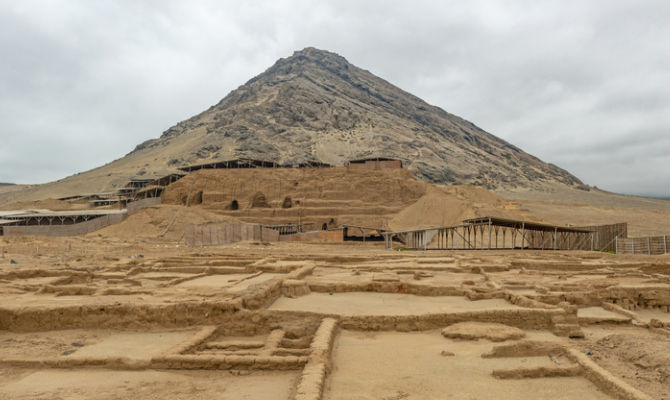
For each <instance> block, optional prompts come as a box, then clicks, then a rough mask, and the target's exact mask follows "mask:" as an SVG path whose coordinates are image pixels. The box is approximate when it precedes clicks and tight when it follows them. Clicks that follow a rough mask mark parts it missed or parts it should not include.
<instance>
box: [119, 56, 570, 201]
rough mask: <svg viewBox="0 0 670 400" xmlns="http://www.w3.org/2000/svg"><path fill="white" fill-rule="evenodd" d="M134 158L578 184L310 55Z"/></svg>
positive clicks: (381, 83) (462, 180)
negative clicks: (379, 167) (398, 167)
mask: <svg viewBox="0 0 670 400" xmlns="http://www.w3.org/2000/svg"><path fill="white" fill-rule="evenodd" d="M129 156H131V157H133V158H138V159H139V158H142V159H147V160H154V159H156V161H154V162H148V164H149V167H150V168H155V167H161V168H164V167H178V166H183V165H188V164H193V163H201V162H209V161H215V160H226V159H235V158H252V159H259V160H268V161H277V162H280V163H286V164H292V163H301V162H305V161H321V162H326V163H330V164H333V165H343V164H344V163H345V162H346V161H347V160H351V159H359V158H367V157H390V158H399V159H402V160H403V161H404V164H405V165H406V166H407V167H408V169H409V170H410V171H411V172H413V173H414V174H415V175H416V176H418V177H420V178H424V179H426V180H428V181H431V182H436V183H445V184H453V183H459V184H475V185H482V186H486V187H488V188H501V187H518V186H520V187H529V186H532V185H533V184H538V183H543V182H560V183H564V184H567V185H580V184H581V182H580V181H579V179H577V178H576V177H574V176H573V175H571V174H569V173H568V172H566V171H565V170H563V169H561V168H558V167H556V166H554V165H552V164H547V163H544V162H542V161H541V160H539V159H537V158H535V157H533V156H531V155H529V154H527V153H525V152H523V151H522V150H521V149H519V148H518V147H516V146H514V145H512V144H510V143H507V142H505V141H504V140H501V139H499V138H497V137H495V136H493V135H491V134H489V133H487V132H485V131H483V130H482V129H480V128H478V127H477V126H475V125H474V124H472V123H471V122H468V121H466V120H464V119H462V118H459V117H457V116H455V115H452V114H449V113H447V112H446V111H444V110H442V109H440V108H438V107H435V106H431V105H430V104H428V103H426V102H424V101H423V100H421V99H419V98H417V97H416V96H413V95H411V94H409V93H407V92H405V91H403V90H401V89H399V88H397V87H395V86H393V85H392V84H390V83H389V82H387V81H385V80H383V79H381V78H379V77H377V76H375V75H373V74H372V73H370V72H368V71H366V70H363V69H360V68H358V67H356V66H354V65H352V64H350V63H349V62H347V60H346V59H345V58H343V57H341V56H339V55H337V54H334V53H330V52H327V51H323V50H318V49H314V48H306V49H304V50H302V51H298V52H295V53H294V54H293V56H291V57H288V58H285V59H280V60H279V61H277V62H276V63H275V65H273V66H272V67H270V68H269V69H268V70H267V71H265V72H264V73H262V74H260V75H258V76H257V77H255V78H253V79H251V80H250V81H248V82H247V83H246V84H244V85H243V86H240V87H239V88H238V89H236V90H234V91H232V92H231V93H230V94H229V95H228V96H226V97H225V98H224V99H223V100H221V101H220V102H219V103H218V104H216V105H215V106H212V107H211V108H209V109H208V110H206V111H204V112H203V113H201V114H199V115H196V116H194V117H192V118H190V119H188V120H186V121H182V122H180V123H178V124H177V125H175V126H173V127H171V128H170V129H168V130H167V131H165V132H164V133H163V134H162V136H161V137H160V138H158V139H154V140H149V141H147V142H145V143H142V144H140V145H139V146H137V148H136V149H135V150H134V151H133V152H132V153H131V154H130V155H129ZM156 164H159V165H156ZM145 169H146V168H145ZM137 172H138V173H139V172H140V171H137Z"/></svg>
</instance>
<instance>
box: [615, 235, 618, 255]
mask: <svg viewBox="0 0 670 400" xmlns="http://www.w3.org/2000/svg"><path fill="white" fill-rule="evenodd" d="M614 252H615V253H616V254H619V235H616V236H614Z"/></svg>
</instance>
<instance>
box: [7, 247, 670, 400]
mask: <svg viewBox="0 0 670 400" xmlns="http://www.w3.org/2000/svg"><path fill="white" fill-rule="evenodd" d="M0 243H1V244H0V246H2V247H4V248H5V257H4V258H0V299H2V303H1V304H2V305H1V306H0V366H1V368H0V371H1V372H0V398H12V399H14V398H17V399H33V398H37V399H51V398H63V399H89V398H95V399H112V398H124V397H128V396H129V395H131V393H132V396H133V397H137V398H138V399H158V398H161V399H162V398H166V399H199V398H203V399H204V398H223V399H228V398H230V399H245V398H247V399H268V398H272V399H274V398H277V399H299V398H304V397H300V395H301V394H300V393H305V390H307V389H305V388H306V387H310V386H309V385H308V383H309V382H311V381H310V379H321V380H319V382H320V383H319V384H318V385H317V386H316V387H318V388H319V389H318V393H321V388H323V391H322V395H321V397H320V398H323V399H438V398H454V399H473V398H480V399H486V398H502V399H525V398H557V399H583V398H587V399H604V398H617V396H619V394H617V393H618V392H616V391H614V392H612V391H607V389H606V388H603V387H600V386H598V383H597V381H595V380H593V379H592V378H590V377H589V375H588V374H587V373H586V372H585V371H586V370H585V369H584V368H586V367H582V366H581V364H579V365H578V364H577V363H576V361H575V360H572V359H570V358H569V357H568V355H567V354H568V353H565V352H564V351H563V350H556V349H554V348H552V347H551V346H549V347H547V350H545V349H544V348H543V347H542V346H540V350H538V351H535V352H532V354H531V353H527V352H526V353H524V352H523V351H520V350H518V351H517V350H514V349H516V347H514V349H513V350H512V351H511V353H510V354H507V355H504V356H501V357H498V358H482V354H485V353H488V352H491V351H492V350H493V349H494V348H496V346H506V345H512V346H518V348H519V349H521V348H523V346H524V343H525V342H526V341H535V342H538V341H539V342H540V343H553V344H554V345H557V346H559V347H560V346H563V347H560V348H561V349H562V348H569V349H573V350H575V351H577V352H579V353H581V354H590V355H589V356H588V357H589V359H590V360H591V361H592V362H594V363H596V364H598V365H601V366H602V367H604V368H605V371H606V373H608V374H610V375H611V376H613V377H615V378H617V379H620V380H621V381H622V382H625V383H627V384H628V385H631V386H633V387H634V388H636V389H637V390H640V391H642V392H644V393H646V394H647V395H649V396H651V398H662V397H665V396H667V387H668V386H667V385H668V383H667V382H668V381H667V375H665V374H666V372H665V371H667V368H670V361H669V360H667V357H666V358H664V356H662V354H665V350H664V349H666V348H667V346H668V343H667V340H668V338H669V337H670V336H669V335H670V329H668V327H666V326H664V323H665V322H666V321H668V320H669V318H668V315H670V312H668V306H670V258H668V257H662V256H661V257H655V256H646V255H635V256H633V255H625V256H616V255H612V254H606V253H599V252H581V251H574V252H553V251H552V252H549V251H547V252H541V251H470V252H463V251H460V252H459V251H431V252H420V251H417V252H397V251H387V250H384V249H383V246H381V245H380V244H375V243H366V244H365V245H363V244H362V243H356V244H298V243H252V242H242V243H235V244H230V245H226V246H220V247H211V248H185V247H184V246H183V245H182V244H181V243H179V242H178V241H175V240H169V239H151V240H148V239H146V238H141V237H140V238H135V239H126V238H118V237H114V236H97V235H88V236H83V237H75V238H7V237H5V238H2V239H0ZM37 247H39V250H37ZM10 260H14V261H15V262H16V263H10ZM328 318H334V321H335V323H336V324H337V325H336V326H337V328H336V329H335V330H334V331H332V332H333V333H332V338H334V340H333V339H332V338H331V339H322V337H323V336H324V335H327V334H328V333H327V332H328V331H327V329H326V328H323V327H324V326H328V323H327V321H328ZM463 318H465V319H466V321H479V322H495V323H501V324H504V325H508V326H511V327H515V328H519V329H521V330H522V331H523V332H524V334H525V337H523V338H521V339H513V340H512V339H510V340H507V341H504V342H496V343H493V342H491V341H489V340H487V339H480V340H478V341H470V340H452V339H447V338H445V337H444V336H442V335H441V334H440V331H441V329H443V328H445V327H447V326H450V325H452V324H454V323H455V322H460V321H461V319H463ZM652 320H653V321H652ZM659 324H660V325H659ZM466 326H467V325H466ZM324 331H326V333H325V334H324ZM640 338H642V340H639V339H640ZM330 343H332V345H331V344H330ZM546 346H547V345H545V347H546ZM552 346H553V345H552ZM443 351H444V352H445V354H448V353H453V356H450V355H442V352H443ZM550 355H551V356H550ZM658 355H661V356H658ZM640 360H642V361H640ZM319 365H323V366H324V370H325V371H328V373H326V374H324V375H323V378H320V377H321V375H320V374H315V373H313V372H310V371H313V369H314V368H317V369H318V368H320V367H319ZM556 367H561V368H567V369H566V370H565V371H567V372H562V371H563V370H560V371H559V372H560V373H564V374H566V375H565V376H550V375H551V374H552V373H556V372H555V370H554V369H555V368H556ZM499 370H503V371H507V370H510V371H513V372H514V371H521V372H514V373H516V374H517V375H519V374H520V375H519V376H517V377H516V378H514V379H505V378H500V377H496V376H494V372H495V371H499ZM547 371H548V372H547ZM636 373H637V375H636ZM523 374H530V375H532V374H540V375H539V377H533V378H530V377H525V375H523ZM542 374H545V375H542ZM546 374H549V375H546ZM313 377H317V378H313ZM316 398H319V397H316Z"/></svg>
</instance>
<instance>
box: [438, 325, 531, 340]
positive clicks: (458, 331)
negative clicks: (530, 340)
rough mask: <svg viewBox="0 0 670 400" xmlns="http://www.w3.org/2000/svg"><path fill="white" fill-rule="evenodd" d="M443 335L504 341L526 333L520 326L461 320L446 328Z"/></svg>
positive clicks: (452, 337) (454, 337) (518, 337)
mask: <svg viewBox="0 0 670 400" xmlns="http://www.w3.org/2000/svg"><path fill="white" fill-rule="evenodd" d="M442 336H444V337H447V338H450V339H466V340H478V339H488V340H490V341H492V342H504V341H505V340H514V339H521V338H522V337H524V336H526V334H525V333H524V331H522V330H521V329H519V328H514V327H512V326H507V325H503V324H496V323H486V322H460V323H458V324H453V325H449V326H448V327H446V328H444V329H443V330H442Z"/></svg>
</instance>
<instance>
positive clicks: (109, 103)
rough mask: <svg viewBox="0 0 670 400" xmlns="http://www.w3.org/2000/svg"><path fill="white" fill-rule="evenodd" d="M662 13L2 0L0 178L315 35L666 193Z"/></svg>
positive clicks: (522, 1) (525, 6)
mask: <svg viewBox="0 0 670 400" xmlns="http://www.w3.org/2000/svg"><path fill="white" fill-rule="evenodd" d="M669 18H670V3H668V2H665V1H662V0H658V1H651V0H642V1H623V0H609V1H606V0H599V1H589V2H580V1H543V2H537V1H527V0H511V1H500V2H492V1H483V0H482V1H468V2H462V1H446V2H434V1H413V2H400V1H396V2H389V1H366V2H361V1H324V2H311V1H260V2H221V1H214V0H212V1H205V0H203V1H195V2H183V1H176V0H174V1H167V0H166V1H123V2H105V1H99V2H91V1H87V0H70V1H51V2H39V1H25V0H24V1H15V2H12V1H3V0H0V51H1V52H2V54H3V62H2V63H0V119H1V120H2V126H1V127H0V141H1V144H0V182H1V181H14V182H19V183H34V182H44V181H49V180H54V179H59V178H62V177H64V176H66V175H69V174H72V173H75V172H80V171H83V170H86V169H89V168H93V167H96V166H98V165H101V164H104V163H106V162H108V161H111V160H113V159H115V158H118V157H121V156H123V155H124V154H126V153H127V152H128V151H130V150H131V149H132V148H133V147H134V146H135V145H136V144H137V143H140V142H142V141H144V140H146V139H149V138H154V137H158V136H159V135H160V133H161V132H162V131H164V130H165V129H167V128H168V127H170V126H171V125H173V124H174V123H176V122H178V121H180V120H183V119H185V118H188V117H190V116H192V115H194V114H196V113H198V112H200V111H202V110H204V109H205V108H207V107H208V106H210V105H212V104H215V103H216V102H217V101H218V100H220V99H221V98H222V97H224V96H225V95H226V94H227V93H228V92H229V91H230V90H232V89H234V88H236V87H237V86H239V85H241V84H243V83H244V82H246V81H247V80H248V79H250V78H251V77H253V76H254V75H256V74H258V73H260V72H262V71H263V70H264V69H265V68H267V67H269V66H270V65H271V64H272V63H273V62H274V61H275V60H276V59H277V58H280V57H286V56H289V55H290V54H292V52H293V51H294V50H298V49H302V48H304V47H306V46H315V47H318V48H323V49H327V50H331V51H334V52H337V53H339V54H341V55H343V56H345V57H346V58H347V59H348V60H349V61H350V62H352V63H354V64H356V65H358V66H360V67H362V68H365V69H368V70H370V71H372V72H373V73H375V74H377V75H379V76H381V77H383V78H385V79H387V80H389V81H390V82H391V83H393V84H396V85H397V86H399V87H401V88H403V89H405V90H407V91H408V92H411V93H413V94H415V95H417V96H419V97H421V98H423V99H425V100H426V101H428V102H430V103H432V104H435V105H437V106H440V107H442V108H444V109H445V110H447V111H449V112H451V113H454V114H457V115H460V116H462V117H464V118H466V119H469V120H471V121H472V122H474V123H475V124H477V125H479V126H481V127H482V128H484V129H486V130H488V131H489V132H491V133H493V134H495V135H497V136H500V137H502V138H504V139H506V140H508V141H510V142H512V143H514V144H515V145H517V146H519V147H521V148H523V149H524V150H526V151H528V152H530V153H531V154H534V155H536V156H538V157H540V158H542V159H544V160H545V161H548V162H552V163H554V164H557V165H559V166H561V167H563V168H566V169H568V170H569V171H571V172H573V173H574V174H576V175H577V176H579V177H580V178H582V179H583V180H584V181H585V182H587V183H589V184H593V185H597V186H599V187H601V188H605V189H609V190H613V191H619V192H626V193H639V194H649V195H670V189H669V188H667V187H665V185H664V183H666V182H668V181H670V169H668V168H667V165H668V161H670V156H669V155H670V112H669V111H670V110H669V108H670V92H669V91H668V90H667V88H668V87H670V72H668V71H670V50H668V48H667V44H666V43H665V41H664V39H665V38H667V37H669V36H670V26H668V25H667V23H666V21H668V20H669Z"/></svg>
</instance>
